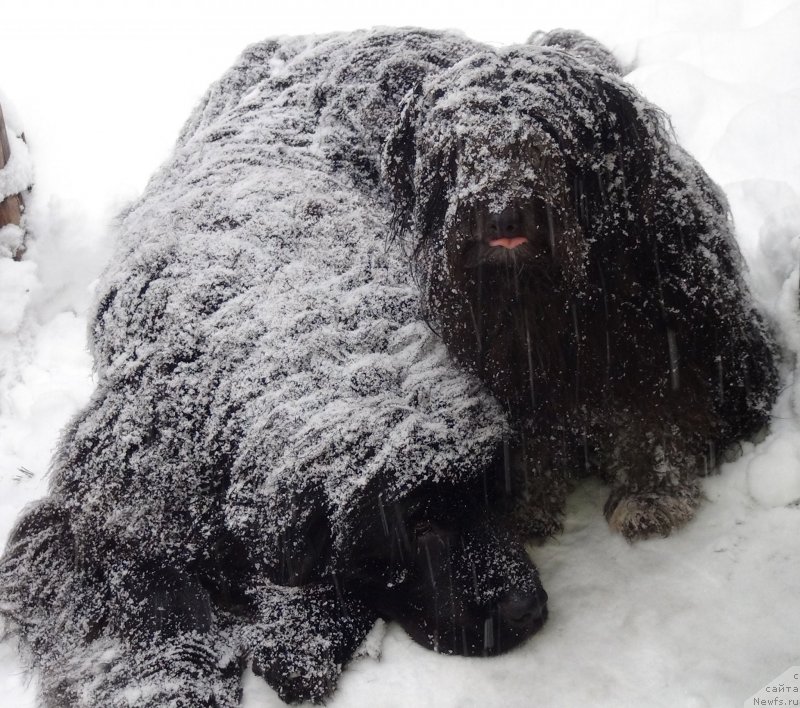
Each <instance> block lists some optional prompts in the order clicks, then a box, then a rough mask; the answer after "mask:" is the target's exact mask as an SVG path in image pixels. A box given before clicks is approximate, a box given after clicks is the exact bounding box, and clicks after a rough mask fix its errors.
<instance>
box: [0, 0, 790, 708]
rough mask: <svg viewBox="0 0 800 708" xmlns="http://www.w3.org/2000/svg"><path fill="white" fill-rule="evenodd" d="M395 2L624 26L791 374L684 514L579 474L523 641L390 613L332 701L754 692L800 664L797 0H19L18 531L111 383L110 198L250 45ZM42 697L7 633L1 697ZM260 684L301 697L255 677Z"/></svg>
mask: <svg viewBox="0 0 800 708" xmlns="http://www.w3.org/2000/svg"><path fill="white" fill-rule="evenodd" d="M372 25H421V26H427V27H433V28H443V27H449V28H458V29H460V30H463V31H464V32H465V33H466V34H468V35H469V36H471V37H473V38H475V39H479V40H483V41H486V42H489V43H493V44H508V43H514V42H521V41H524V40H525V39H526V37H527V36H528V34H530V32H532V31H533V30H536V29H551V28H554V27H576V28H579V29H582V30H583V31H585V32H587V33H589V34H592V35H594V36H596V37H597V38H599V39H600V40H602V41H603V42H605V43H606V44H608V45H609V46H610V47H611V48H612V49H614V51H615V52H616V53H617V55H618V56H619V57H620V58H621V59H622V60H623V61H624V62H626V63H627V64H629V65H631V66H632V67H633V71H632V73H631V74H630V75H629V77H628V78H629V80H630V81H631V82H632V83H633V84H634V85H636V86H637V87H638V88H639V90H640V91H642V93H644V94H645V95H646V96H647V97H648V98H650V99H652V100H653V101H655V102H656V103H658V104H659V105H660V106H662V107H663V108H664V109H665V110H666V111H667V112H668V113H669V114H670V115H671V116H672V119H673V124H674V127H675V130H676V132H677V135H678V138H679V139H680V141H681V142H682V144H683V145H684V146H686V147H687V148H688V149H689V150H690V151H691V152H692V153H693V154H694V155H695V156H696V157H697V158H698V159H699V160H700V162H701V163H702V164H703V165H704V166H705V168H706V169H707V170H708V172H709V173H710V174H711V176H712V177H713V178H714V179H715V180H716V181H717V182H718V183H719V184H721V185H722V186H723V188H724V189H725V191H726V192H727V194H728V196H729V199H730V202H731V207H732V210H733V214H734V218H735V221H736V224H737V230H738V236H739V240H740V243H741V246H742V249H743V251H744V253H745V256H746V259H747V261H748V263H749V265H750V268H751V282H752V285H753V288H754V291H755V292H756V294H757V297H758V299H759V301H760V302H761V304H762V305H763V307H764V309H765V311H766V312H767V313H768V315H769V317H770V318H771V319H772V320H773V321H774V322H775V324H776V326H777V327H778V328H779V337H780V341H781V345H782V346H783V348H784V352H785V367H784V376H785V379H784V390H783V393H782V395H781V397H780V399H779V401H778V403H777V405H776V408H775V411H774V417H773V423H772V427H771V430H770V431H769V433H768V435H767V437H766V439H764V440H763V441H761V442H759V443H758V444H756V445H754V444H751V443H746V444H744V446H743V454H742V456H741V457H740V458H739V459H738V460H735V461H733V462H729V463H727V464H725V465H723V467H722V471H721V474H720V475H718V476H715V477H712V478H709V479H708V480H706V482H705V493H706V497H707V501H706V503H705V504H704V505H703V506H702V507H701V509H700V511H699V513H698V516H697V518H696V520H694V521H693V522H692V523H691V524H689V525H688V526H687V527H686V528H685V529H683V530H681V531H679V532H676V533H674V534H673V535H672V536H671V537H669V538H667V539H663V540H662V539H658V540H651V541H646V542H640V543H637V544H635V545H629V544H627V543H626V542H625V541H623V540H622V539H621V538H620V537H618V536H615V535H612V534H611V533H610V532H609V531H608V530H607V527H606V525H605V523H604V521H603V518H602V514H601V507H602V502H603V499H604V490H603V489H602V488H601V486H600V485H599V484H598V483H591V482H590V483H586V484H584V485H583V486H581V487H580V488H579V489H578V491H576V492H575V493H574V494H573V496H572V497H571V499H570V502H569V506H568V516H567V522H566V530H565V532H564V534H563V535H562V536H560V537H558V538H556V539H554V540H552V541H550V542H548V543H547V544H545V545H544V546H542V547H539V548H532V549H531V551H532V553H533V557H534V559H535V561H536V563H537V565H538V566H539V568H540V571H541V574H542V578H543V581H544V584H545V587H546V589H547V591H548V593H550V597H551V601H550V612H551V615H550V620H549V622H548V623H547V625H546V626H545V628H544V629H543V630H542V631H541V632H540V633H539V634H538V635H536V636H535V637H534V638H533V639H532V640H530V641H529V642H528V643H527V644H526V645H524V646H523V647H522V648H520V649H519V650H517V651H514V652H512V653H511V654H508V655H506V656H503V657H498V658H493V659H465V658H460V657H457V658H456V657H445V656H439V655H436V654H434V653H433V652H430V651H428V650H425V649H423V648H421V647H419V646H417V645H415V644H414V643H413V642H412V641H411V640H410V639H408V638H407V637H406V636H405V635H404V633H403V632H402V631H401V630H400V629H399V628H397V627H394V626H390V627H388V630H387V631H386V632H385V633H384V632H383V631H382V629H383V628H379V630H378V631H376V632H375V633H373V635H372V637H371V640H372V646H370V647H369V654H368V655H367V656H365V657H363V658H361V659H357V660H356V661H354V662H353V663H352V664H351V665H350V667H349V668H348V669H347V670H346V672H345V674H344V676H343V678H342V681H341V683H340V686H339V688H338V690H337V692H336V693H335V694H334V696H333V697H332V699H331V700H330V702H329V703H328V705H329V706H330V707H331V708H361V707H363V708H375V707H377V708H394V707H396V708H406V707H408V708H411V707H413V708H417V707H419V708H425V707H427V706H431V707H433V706H436V707H437V708H438V707H442V708H449V707H452V708H455V707H458V708H468V707H472V706H475V707H478V706H480V707H486V706H489V707H493V706H498V707H500V706H502V707H509V708H514V707H517V706H519V707H520V708H521V707H523V706H525V707H527V706H542V707H547V708H550V707H558V706H565V707H575V706H644V707H647V706H663V707H665V708H667V707H669V708H674V707H676V706H690V707H691V708H705V707H716V706H741V705H743V704H744V703H745V701H746V700H747V699H748V697H749V696H751V695H752V694H754V693H755V692H756V691H758V690H759V689H760V688H761V687H762V686H763V685H764V684H766V683H767V682H768V681H770V680H772V679H773V678H775V677H777V676H779V675H780V674H782V673H783V672H784V671H785V670H786V669H787V668H788V667H789V666H793V665H798V664H800V376H798V375H797V373H796V372H795V358H796V355H797V354H798V352H800V321H799V319H798V307H797V304H798V264H799V263H800V137H798V136H800V118H798V117H800V1H799V0H614V1H613V2H609V1H607V2H603V1H601V0H571V1H570V2H565V1H561V2H544V1H543V0H528V1H527V2H521V1H520V2H516V1H513V2H511V1H509V2H504V1H503V0H493V2H488V3H480V4H479V3H474V4H472V5H465V4H456V3H452V2H438V1H434V0H404V1H403V2H398V3H392V5H391V6H383V7H380V6H378V3H374V2H366V1H365V2H353V3H349V4H345V3H342V2H336V1H335V0H332V1H331V2H327V3H325V2H323V0H299V1H297V2H294V3H292V4H291V7H289V6H288V4H287V6H285V7H284V6H283V4H282V3H280V4H279V3H264V2H257V1H256V0H252V1H250V0H225V2H216V3H214V2H211V1H210V0H177V1H173V2H167V0H159V1H158V2H156V0H137V2H133V3H130V2H128V3H122V2H116V0H106V1H105V2H103V1H102V0H71V1H70V2H68V3H67V2H56V0H53V1H52V2H47V1H46V0H3V2H2V3H1V4H0V27H1V28H2V32H1V33H0V34H1V35H2V39H1V40H0V103H2V106H3V108H4V110H5V113H6V120H7V123H8V124H9V127H10V129H11V131H12V132H14V133H18V132H20V131H21V130H23V129H24V131H25V133H26V138H27V143H28V147H29V149H30V156H31V158H32V162H33V167H34V170H35V189H34V191H33V193H32V194H31V196H30V197H29V199H28V202H27V203H28V211H27V214H26V220H27V227H28V230H29V232H30V234H31V238H30V241H29V248H28V251H27V253H26V254H25V257H24V259H23V260H22V261H21V262H12V261H10V260H9V259H8V258H5V257H2V256H0V540H2V539H5V537H6V536H7V534H8V532H9V530H10V529H11V527H12V525H13V523H14V520H15V518H16V516H17V514H18V513H19V511H20V510H21V509H22V507H23V506H24V505H25V504H26V503H28V502H29V501H31V500H33V499H35V498H36V497H38V496H41V495H42V494H43V493H44V492H45V490H46V486H47V468H48V462H49V458H50V456H51V453H52V451H53V447H54V445H55V444H56V440H57V436H58V432H59V429H60V428H61V427H62V426H63V425H64V423H65V422H66V421H67V419H68V418H69V417H70V416H71V415H72V414H73V413H74V412H76V410H77V409H78V408H79V407H80V406H82V405H83V404H84V402H85V401H86V400H87V398H88V396H89V393H90V391H91V389H92V385H93V383H92V373H91V361H90V358H89V355H88V352H87V347H86V336H85V328H86V310H87V307H88V305H89V303H90V302H91V291H92V283H93V281H94V280H95V278H96V277H97V274H98V272H99V270H100V269H101V267H102V265H103V263H104V261H105V259H106V258H107V257H108V255H109V246H110V238H109V236H108V232H109V228H108V219H109V216H110V215H111V214H113V213H114V212H115V211H116V210H117V209H119V207H120V206H121V205H122V204H124V203H125V201H126V200H128V199H130V198H132V197H133V196H134V195H136V193H137V192H138V191H140V190H141V189H142V187H143V186H144V184H145V182H146V180H147V178H148V176H149V174H150V173H152V172H153V171H154V170H155V168H156V167H157V166H158V164H159V162H160V161H161V160H163V159H164V158H165V157H166V156H167V154H168V153H169V150H170V149H171V145H172V143H173V141H174V139H175V137H176V136H177V131H178V129H179V128H180V126H181V123H182V121H183V120H184V119H185V118H186V117H188V114H189V111H190V110H191V108H192V106H193V104H194V103H195V102H196V101H198V100H199V98H200V96H201V95H202V93H203V91H204V90H205V88H206V87H207V86H208V84H209V83H211V81H213V80H214V79H216V78H217V77H218V76H219V75H220V74H221V73H222V72H223V71H224V70H225V69H226V68H227V67H228V66H229V65H230V64H231V63H232V62H233V60H234V59H235V58H236V56H237V54H238V53H239V52H240V51H241V50H242V49H243V48H244V46H245V45H246V44H247V43H249V42H251V41H256V40H258V39H262V38H264V37H267V36H270V35H274V34H287V33H291V34H298V33H310V32H323V31H330V30H336V29H355V28H357V27H368V26H372ZM20 145H21V143H19V142H18V141H15V140H13V139H12V149H14V146H16V149H17V150H19V151H20V152H22V148H21V147H19V146H20ZM22 159H23V157H22V156H20V160H22ZM20 164H21V163H20ZM7 176H8V175H7ZM0 186H1V185H0ZM0 240H1V239H0ZM0 245H2V244H0ZM783 697H784V699H789V698H791V699H793V700H797V697H796V695H795V694H791V695H784V696H783ZM34 705H35V686H34V685H33V684H31V683H30V680H29V679H28V678H27V677H26V675H25V674H24V672H23V668H22V666H21V665H20V663H19V661H18V659H17V657H16V654H15V652H14V650H13V647H12V646H10V645H8V644H4V645H0V707H2V708H32V707H33V706H34ZM243 705H244V706H245V707H246V708H256V707H257V706H263V707H265V708H267V707H271V708H276V707H277V706H280V705H282V704H281V702H280V700H279V699H278V698H277V696H276V694H275V693H274V692H272V691H271V690H270V689H269V688H268V687H267V686H266V685H265V684H264V683H263V682H262V681H261V680H260V679H258V678H256V677H254V676H252V675H249V676H248V677H247V678H246V683H245V698H244V701H243ZM748 705H753V702H752V701H749V702H748Z"/></svg>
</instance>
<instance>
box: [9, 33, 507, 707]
mask: <svg viewBox="0 0 800 708" xmlns="http://www.w3.org/2000/svg"><path fill="white" fill-rule="evenodd" d="M475 46H477V45H474V44H473V43H471V42H469V41H468V40H465V39H462V38H461V37H458V36H451V35H445V34H432V33H423V32H416V31H410V30H409V31H401V32H389V31H386V32H366V33H356V34H352V35H332V36H329V37H314V38H297V39H285V40H274V41H267V42H264V43H262V44H258V45H255V46H253V47H251V48H250V49H248V50H247V51H246V52H245V54H244V55H243V57H242V58H241V59H240V61H239V62H238V63H237V65H236V66H234V68H233V69H232V70H231V71H230V72H229V73H228V74H226V75H225V76H224V77H223V78H222V79H221V80H220V81H219V82H218V83H217V84H216V85H214V86H213V87H212V88H211V89H210V91H209V93H208V95H207V96H206V98H205V100H204V101H203V103H202V105H201V106H200V107H199V108H198V109H197V110H196V111H195V113H194V115H193V116H192V117H191V119H190V120H189V122H188V124H187V126H186V127H185V129H184V131H183V133H182V135H181V138H180V140H179V143H178V146H177V148H176V150H175V153H174V155H173V156H172V158H171V159H170V160H169V161H168V163H167V164H166V165H165V166H164V167H163V168H162V169H161V170H160V171H159V173H158V174H156V175H155V177H154V178H153V179H152V180H151V182H150V184H149V185H148V187H147V189H146V191H145V194H144V195H143V196H142V198H141V199H140V200H139V201H138V202H137V203H135V204H134V205H133V206H132V207H131V208H130V209H129V210H127V212H126V213H125V214H124V215H122V217H121V218H120V221H119V230H118V231H119V233H118V249H117V255H116V257H115V258H114V259H113V261H112V264H111V266H110V267H109V269H108V271H107V272H106V274H105V277H104V279H103V282H102V285H101V287H100V289H99V297H98V304H97V308H96V311H95V315H94V318H93V323H92V326H91V343H92V348H93V354H94V357H95V366H96V373H97V379H98V386H97V391H96V392H95V394H94V396H93V398H92V400H91V402H90V404H89V406H88V407H87V408H86V409H85V410H84V411H83V412H82V413H81V414H80V415H79V416H78V417H77V418H76V419H75V420H73V421H72V423H71V424H70V426H69V427H68V428H67V430H66V431H65V433H64V434H63V437H62V442H61V445H60V447H59V450H58V452H57V455H56V458H55V461H54V463H53V478H52V484H51V490H50V495H49V497H48V498H47V499H45V500H44V501H42V502H40V503H38V504H37V505H35V506H34V507H32V508H31V509H29V510H28V511H27V512H26V514H25V515H24V516H23V518H22V520H21V521H20V523H19V525H18V527H17V529H16V531H15V533H14V534H13V536H12V540H11V542H10V544H9V547H8V550H7V553H6V555H5V557H4V559H3V562H2V566H0V598H1V601H2V605H0V609H2V613H3V615H4V616H5V618H6V620H7V622H8V623H9V626H11V627H12V628H14V629H15V630H16V631H18V632H19V634H20V635H21V636H22V638H23V639H24V641H25V643H26V645H27V646H28V647H29V649H30V651H31V654H32V658H33V661H34V663H36V664H37V665H39V666H40V667H41V669H42V674H43V682H42V691H43V696H44V701H45V704H46V705H52V706H55V705H59V706H61V705H71V706H72V705H75V706H103V707H104V708H106V707H109V706H117V705H136V706H145V705H147V706H155V705H158V706H167V705H179V704H180V705H183V704H184V703H176V701H179V700H181V701H184V702H185V701H188V703H187V705H188V704H191V705H197V704H199V702H200V701H203V700H208V699H209V697H210V696H212V695H213V696H215V697H216V701H217V705H219V706H229V705H234V704H235V702H236V700H237V689H236V687H237V685H238V677H239V672H240V664H239V661H240V657H242V656H245V655H257V656H254V657H253V658H254V659H255V660H258V661H259V662H260V663H261V664H262V665H263V664H265V663H266V664H269V665H271V666H273V668H275V667H277V669H276V670H279V671H280V672H281V673H284V674H285V675H286V676H287V677H291V676H299V677H301V678H299V679H298V680H299V681H300V683H301V684H302V685H301V686H300V687H299V689H297V687H294V688H293V690H295V689H297V691H299V693H298V692H297V691H296V692H295V693H294V694H292V695H303V696H309V697H312V698H313V697H319V696H320V695H321V694H322V693H324V692H326V691H328V690H329V689H330V686H331V683H332V682H333V681H335V678H336V675H337V674H338V672H339V671H340V670H341V665H342V664H343V663H344V662H345V661H346V660H347V659H348V658H349V655H350V654H352V651H353V649H354V646H353V645H354V644H357V643H358V641H360V639H361V638H362V637H363V636H364V634H365V633H366V631H367V629H368V627H369V625H370V624H371V622H372V616H371V615H369V614H367V613H365V612H364V611H363V608H360V607H350V608H348V611H346V612H343V611H342V608H341V607H340V606H339V603H340V600H337V597H336V595H335V588H334V579H335V573H336V571H337V570H339V569H340V565H341V564H342V563H346V562H347V550H348V547H349V543H350V539H351V537H352V535H353V533H354V532H355V531H356V530H357V527H358V523H359V508H360V506H361V505H363V504H364V503H375V502H376V501H377V499H378V495H380V496H381V499H382V500H383V501H386V502H392V501H394V500H398V499H401V498H403V497H404V496H405V495H407V494H408V493H409V492H412V491H414V490H416V489H419V488H420V486H422V485H425V484H429V483H436V482H439V481H451V482H453V481H454V482H458V481H468V480H470V479H472V478H474V477H475V476H476V475H478V474H480V473H481V472H482V471H483V469H484V468H485V467H486V466H487V464H488V462H489V460H490V459H491V457H492V456H493V455H494V454H495V453H496V450H497V446H498V445H499V444H500V443H501V440H502V438H503V436H504V435H505V434H506V432H507V429H506V424H505V421H504V418H503V415H502V413H501V411H500V409H499V407H498V406H497V405H496V403H495V402H494V401H493V399H491V398H490V397H489V396H488V395H487V394H486V393H484V392H483V391H482V390H481V389H480V388H479V386H478V385H477V383H476V382H475V381H474V380H473V379H471V378H470V377H468V376H467V375H465V374H464V373H462V372H461V371H459V370H458V369H457V368H455V367H454V366H453V365H452V364H451V363H450V362H449V361H448V357H447V354H446V352H445V349H444V347H443V345H442V344H441V343H440V341H439V340H438V339H437V338H436V336H435V335H434V334H433V333H432V332H431V331H430V330H429V329H428V328H427V326H426V325H425V324H424V323H423V322H422V320H421V318H420V314H419V302H418V300H419V296H418V293H417V291H416V289H415V286H414V285H413V283H412V282H411V279H410V277H409V273H408V267H407V265H406V262H405V259H404V257H403V256H402V254H400V253H399V249H398V247H397V245H396V244H393V243H390V242H388V240H387V227H388V223H389V212H388V207H387V205H386V201H385V198H384V196H383V195H382V194H381V192H380V190H379V188H378V186H377V182H376V176H377V174H378V160H379V156H380V146H381V143H382V140H383V136H384V134H385V132H386V131H387V130H388V126H389V122H390V120H391V119H392V116H394V115H395V114H396V108H397V104H398V102H399V101H400V99H401V98H402V97H403V95H404V94H405V93H406V91H407V89H408V88H410V86H411V85H413V83H415V82H416V81H418V80H419V79H420V78H421V77H422V76H424V75H425V74H426V73H428V72H430V71H433V70H437V69H438V68H439V67H440V66H446V65H447V64H449V63H452V62H453V61H456V60H458V59H459V58H460V57H461V56H463V55H465V54H466V53H468V52H470V51H473V49H474V47H475ZM387 48H391V51H387ZM357 118H360V119H361V120H360V121H359V120H357ZM319 515H322V516H323V517H324V518H326V519H327V523H328V524H329V528H330V531H331V536H332V540H331V542H332V552H331V554H330V558H329V559H328V564H327V567H326V568H325V571H324V573H323V574H322V577H321V579H320V580H319V581H318V582H317V583H316V584H315V585H311V586H307V587H301V588H279V587H277V586H274V585H271V584H270V583H269V582H267V581H266V580H260V581H259V582H257V583H254V584H253V586H251V587H248V588H247V589H246V592H247V594H248V596H249V597H250V599H251V600H252V599H253V598H256V600H255V605H256V606H257V608H258V609H257V616H256V617H248V618H247V619H246V620H244V619H243V618H241V617H237V616H235V615H234V614H233V613H224V612H222V611H216V612H214V613H213V614H212V619H211V624H210V626H208V627H206V628H205V631H204V632H202V633H198V632H197V631H196V630H194V629H191V628H184V629H181V631H180V632H179V633H178V635H177V636H176V637H173V638H170V639H169V640H168V641H167V640H165V641H163V642H159V641H158V639H157V638H156V639H155V640H154V639H153V638H152V636H147V635H146V634H145V632H144V630H143V629H142V628H141V627H140V626H139V625H138V624H137V622H138V619H137V618H141V617H143V616H148V615H149V614H151V612H150V611H151V610H152V607H150V606H149V605H148V602H149V599H148V598H147V597H144V596H141V595H139V594H137V593H136V592H135V591H132V590H131V588H134V589H135V588H137V587H139V586H146V585H147V584H153V585H154V586H155V587H170V583H173V582H177V581H176V578H186V577H194V576H198V577H202V578H203V579H206V577H207V576H208V577H214V576H215V573H216V571H217V568H216V567H215V563H216V562H217V559H218V557H219V556H220V554H224V553H228V554H229V555H235V554H236V553H239V552H242V553H246V556H247V557H246V560H245V559H242V562H246V563H248V564H249V565H250V567H252V568H255V569H263V571H264V574H263V576H262V577H266V576H267V575H268V574H269V572H275V573H279V572H280V564H281V562H282V559H283V558H284V556H285V555H286V554H287V553H293V552H299V553H302V547H303V544H304V543H307V538H306V533H305V530H306V529H307V526H308V524H310V523H312V522H313V520H314V519H315V518H317V517H318V516H319ZM221 549H223V550H221ZM217 590H218V591H219V592H220V593H224V592H225V588H217ZM197 593H198V597H201V595H202V593H203V590H202V588H200V586H199V585H198V588H197ZM203 597H205V596H203ZM194 600H197V598H194ZM153 602H154V603H156V606H157V598H156V599H155V600H153ZM187 602H190V600H187ZM155 631H156V635H155V636H156V637H158V636H159V635H158V627H156V628H155ZM248 642H250V643H251V645H248ZM286 681H287V682H288V681H290V678H287V679H286Z"/></svg>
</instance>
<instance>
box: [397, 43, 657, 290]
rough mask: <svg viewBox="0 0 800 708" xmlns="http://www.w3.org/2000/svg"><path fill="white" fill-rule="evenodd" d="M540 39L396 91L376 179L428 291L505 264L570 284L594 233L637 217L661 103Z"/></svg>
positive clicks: (582, 268)
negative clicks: (400, 94)
mask: <svg viewBox="0 0 800 708" xmlns="http://www.w3.org/2000/svg"><path fill="white" fill-rule="evenodd" d="M544 44H545V42H544V41H540V42H539V44H538V45H537V46H530V45H528V46H520V47H513V48H509V49H506V50H498V51H486V52H484V53H481V54H477V55H474V56H471V57H469V58H467V59H465V60H463V61H462V62H460V63H459V64H457V65H455V66H454V67H452V68H451V69H449V70H448V71H446V72H443V73H442V74H440V75H438V76H435V77H433V78H432V79H430V80H428V81H427V82H425V83H424V84H421V85H420V86H418V87H417V88H416V89H415V90H414V91H412V92H411V93H409V95H407V96H406V98H405V100H404V103H403V106H402V110H401V113H400V115H399V118H398V121H397V123H396V125H395V126H394V128H393V130H392V131H391V132H390V134H389V136H388V139H387V141H386V144H385V147H384V156H383V170H384V178H385V180H386V183H387V185H388V187H389V190H390V193H391V195H392V199H393V202H394V210H395V211H394V218H395V224H394V226H395V232H396V233H397V234H398V236H400V237H401V238H403V239H404V241H405V243H406V244H407V245H408V248H409V250H410V251H411V253H412V254H413V255H414V262H415V265H416V268H417V273H418V276H419V278H420V280H421V282H422V284H423V287H424V288H425V290H426V294H427V295H428V296H429V297H431V296H434V297H435V295H436V292H437V291H438V290H441V289H444V288H450V287H452V285H453V284H454V283H456V284H458V283H461V282H463V281H464V280H467V281H469V280H470V275H469V273H470V271H472V272H475V270H476V269H478V268H480V267H488V268H489V269H492V268H495V269H497V268H502V267H505V266H508V265H514V267H515V268H516V269H518V270H519V269H520V268H522V269H525V268H527V269H530V270H531V271H532V272H534V273H536V272H541V271H543V270H545V269H547V270H549V271H550V272H551V273H552V274H555V275H558V276H559V277H560V278H562V279H563V280H564V281H568V282H566V285H568V286H569V287H570V288H571V289H572V290H574V289H575V288H579V287H580V285H581V281H582V279H584V278H585V277H586V268H587V264H588V263H589V261H590V258H589V252H590V250H591V248H592V244H593V243H594V242H595V241H596V240H597V239H598V238H601V237H602V235H603V233H604V232H605V231H608V230H611V229H617V230H627V229H631V228H632V224H633V223H634V222H636V221H637V220H638V219H640V218H641V213H640V212H641V210H640V209H637V208H634V206H633V205H640V203H641V198H640V197H641V195H642V194H643V190H644V189H645V187H646V185H647V184H648V183H649V180H650V176H651V174H650V173H651V166H652V165H653V164H655V162H656V159H655V151H656V145H657V144H658V143H659V141H658V140H654V138H653V136H654V135H655V134H657V133H659V132H660V131H662V130H663V120H662V118H661V116H660V114H659V113H658V111H657V109H655V108H653V107H652V106H651V105H650V104H647V103H646V102H645V101H643V100H641V98H640V97H639V96H638V95H637V94H636V92H635V91H634V90H633V89H631V88H630V87H629V86H627V85H626V84H625V83H624V82H623V81H622V80H621V78H620V77H619V75H618V73H617V72H615V71H611V70H610V69H608V67H603V66H598V65H597V64H595V63H591V62H590V61H588V60H587V55H586V53H585V52H583V53H581V52H578V51H577V50H575V49H574V47H572V48H570V47H567V48H564V47H563V46H561V45H559V44H555V45H554V46H544ZM561 44H562V45H563V42H562V43H561ZM589 58H591V57H589ZM465 274H466V275H465ZM473 279H474V278H473Z"/></svg>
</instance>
